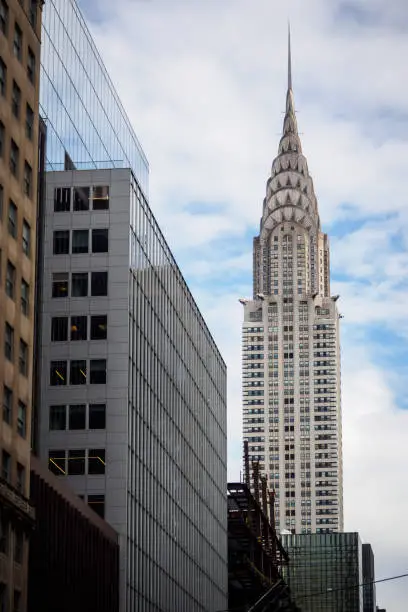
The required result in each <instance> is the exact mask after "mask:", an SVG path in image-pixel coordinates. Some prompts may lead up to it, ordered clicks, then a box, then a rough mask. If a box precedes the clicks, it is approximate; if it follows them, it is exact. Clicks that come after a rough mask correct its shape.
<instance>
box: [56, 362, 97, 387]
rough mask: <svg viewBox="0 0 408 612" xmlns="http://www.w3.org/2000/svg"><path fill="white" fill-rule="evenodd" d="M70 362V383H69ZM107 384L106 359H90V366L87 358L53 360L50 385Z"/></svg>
mask: <svg viewBox="0 0 408 612" xmlns="http://www.w3.org/2000/svg"><path fill="white" fill-rule="evenodd" d="M68 363H69V383H68ZM87 383H89V384H91V385H105V384H106V359H90V360H89V368H88V361H87V360H86V359H73V360H71V361H70V362H68V361H51V365H50V385H51V386H54V387H56V386H65V385H67V384H70V385H86V384H87Z"/></svg>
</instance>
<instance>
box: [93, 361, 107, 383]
mask: <svg viewBox="0 0 408 612" xmlns="http://www.w3.org/2000/svg"><path fill="white" fill-rule="evenodd" d="M89 371H90V376H89V382H90V383H91V385H105V384H106V359H91V362H90V368H89Z"/></svg>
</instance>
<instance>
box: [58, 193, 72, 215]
mask: <svg viewBox="0 0 408 612" xmlns="http://www.w3.org/2000/svg"><path fill="white" fill-rule="evenodd" d="M70 209H71V189H70V187H57V188H56V189H55V190H54V212H68V211H69V210H70Z"/></svg>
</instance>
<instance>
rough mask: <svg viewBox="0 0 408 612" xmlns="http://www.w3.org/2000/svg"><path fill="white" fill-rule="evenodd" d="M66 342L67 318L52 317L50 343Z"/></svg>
mask: <svg viewBox="0 0 408 612" xmlns="http://www.w3.org/2000/svg"><path fill="white" fill-rule="evenodd" d="M67 340H68V317H52V319H51V342H66V341H67Z"/></svg>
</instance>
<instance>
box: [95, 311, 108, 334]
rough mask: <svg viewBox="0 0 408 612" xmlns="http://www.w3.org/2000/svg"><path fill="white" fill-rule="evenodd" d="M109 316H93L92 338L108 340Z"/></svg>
mask: <svg viewBox="0 0 408 612" xmlns="http://www.w3.org/2000/svg"><path fill="white" fill-rule="evenodd" d="M107 320H108V317H107V316H106V315H95V316H92V317H91V340H106V337H107V332H108V323H107Z"/></svg>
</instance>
